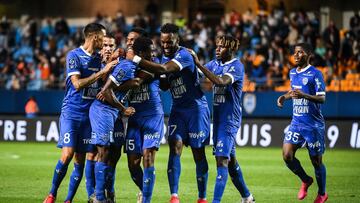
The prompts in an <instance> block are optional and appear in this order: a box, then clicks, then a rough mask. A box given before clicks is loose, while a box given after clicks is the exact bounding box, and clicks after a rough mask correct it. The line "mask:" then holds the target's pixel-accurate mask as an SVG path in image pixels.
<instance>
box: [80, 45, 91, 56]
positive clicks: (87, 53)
mask: <svg viewBox="0 0 360 203" xmlns="http://www.w3.org/2000/svg"><path fill="white" fill-rule="evenodd" d="M80 49H81V50H82V51H83V52H84V53H85V54H86V55H88V56H91V54H90V53H89V52H87V51H86V50H85V49H84V47H83V46H80Z"/></svg>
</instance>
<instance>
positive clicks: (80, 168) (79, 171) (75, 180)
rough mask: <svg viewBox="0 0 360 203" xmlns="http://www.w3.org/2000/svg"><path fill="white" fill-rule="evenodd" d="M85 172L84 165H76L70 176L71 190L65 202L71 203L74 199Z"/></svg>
mask: <svg viewBox="0 0 360 203" xmlns="http://www.w3.org/2000/svg"><path fill="white" fill-rule="evenodd" d="M83 172H84V165H81V164H77V163H74V170H73V172H72V174H71V176H70V182H69V190H68V195H67V197H66V199H65V201H67V200H69V201H70V202H71V201H72V199H73V198H74V196H75V193H76V190H77V189H78V187H79V184H80V182H81V179H82V176H83Z"/></svg>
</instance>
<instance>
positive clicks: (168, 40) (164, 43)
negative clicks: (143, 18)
mask: <svg viewBox="0 0 360 203" xmlns="http://www.w3.org/2000/svg"><path fill="white" fill-rule="evenodd" d="M160 41H161V47H162V49H163V52H164V55H165V56H172V55H174V54H175V52H176V50H177V49H178V46H179V44H178V43H179V38H178V37H177V35H175V34H173V33H161V35H160Z"/></svg>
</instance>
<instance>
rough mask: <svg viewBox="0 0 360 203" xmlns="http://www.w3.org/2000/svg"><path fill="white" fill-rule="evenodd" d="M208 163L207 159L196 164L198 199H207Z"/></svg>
mask: <svg viewBox="0 0 360 203" xmlns="http://www.w3.org/2000/svg"><path fill="white" fill-rule="evenodd" d="M208 169H209V167H208V163H207V160H206V159H203V160H201V161H199V162H196V181H197V186H198V192H199V193H198V197H199V198H201V199H203V198H206V186H207V180H208Z"/></svg>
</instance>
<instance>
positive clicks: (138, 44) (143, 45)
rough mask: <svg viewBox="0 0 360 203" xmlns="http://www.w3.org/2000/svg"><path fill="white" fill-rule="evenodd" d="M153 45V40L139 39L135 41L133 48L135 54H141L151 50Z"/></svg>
mask: <svg viewBox="0 0 360 203" xmlns="http://www.w3.org/2000/svg"><path fill="white" fill-rule="evenodd" d="M152 44H153V42H152V40H151V39H150V38H148V37H139V38H137V39H136V40H135V41H134V44H133V46H132V48H133V49H134V52H135V54H139V53H140V52H144V51H148V50H149V49H150V50H151V45H152Z"/></svg>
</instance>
